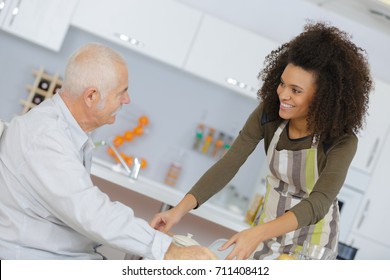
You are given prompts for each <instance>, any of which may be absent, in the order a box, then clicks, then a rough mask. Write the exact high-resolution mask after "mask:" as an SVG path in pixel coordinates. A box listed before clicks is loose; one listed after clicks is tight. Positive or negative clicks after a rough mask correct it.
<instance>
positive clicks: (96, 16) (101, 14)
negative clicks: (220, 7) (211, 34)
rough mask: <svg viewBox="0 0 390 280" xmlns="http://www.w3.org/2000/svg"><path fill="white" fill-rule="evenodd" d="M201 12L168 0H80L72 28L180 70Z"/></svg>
mask: <svg viewBox="0 0 390 280" xmlns="http://www.w3.org/2000/svg"><path fill="white" fill-rule="evenodd" d="M200 19H201V13H200V12H199V11H197V10H194V9H192V8H190V7H188V6H185V5H183V4H180V3H178V2H176V1H171V0H158V1H155V0H110V1H104V0H80V4H79V6H78V8H77V11H76V13H75V14H74V16H73V19H72V23H71V24H72V25H73V26H75V27H77V28H80V29H82V30H85V31H87V32H90V33H93V34H95V35H97V36H101V37H103V38H105V39H107V40H110V41H113V42H115V43H118V44H120V45H123V46H125V47H127V48H130V49H132V50H135V51H137V52H140V53H143V54H145V55H148V56H151V57H153V58H155V59H158V60H161V61H164V62H166V63H168V64H172V65H174V66H177V67H182V65H183V62H184V60H185V58H186V56H187V54H188V50H189V47H190V45H191V43H192V40H193V37H194V35H195V33H196V30H197V28H198V25H199V21H200Z"/></svg>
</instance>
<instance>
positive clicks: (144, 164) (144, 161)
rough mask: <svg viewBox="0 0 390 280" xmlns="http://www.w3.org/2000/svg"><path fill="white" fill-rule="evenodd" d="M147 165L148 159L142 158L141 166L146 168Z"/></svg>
mask: <svg viewBox="0 0 390 280" xmlns="http://www.w3.org/2000/svg"><path fill="white" fill-rule="evenodd" d="M147 165H148V162H147V161H146V159H144V158H141V168H142V169H144V168H146V166H147Z"/></svg>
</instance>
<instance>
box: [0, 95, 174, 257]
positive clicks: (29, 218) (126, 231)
mask: <svg viewBox="0 0 390 280" xmlns="http://www.w3.org/2000/svg"><path fill="white" fill-rule="evenodd" d="M91 147H92V142H91V140H90V138H89V136H88V134H86V133H85V132H84V131H83V130H82V129H81V128H80V126H79V125H78V123H77V122H76V120H75V119H74V118H73V116H72V115H71V113H70V111H69V110H68V108H67V107H66V105H65V103H64V102H63V100H62V98H61V96H60V95H58V94H56V95H55V96H54V97H53V98H52V99H48V100H45V101H44V102H42V103H41V104H40V105H39V106H37V107H35V108H34V109H32V110H31V111H30V112H28V113H27V114H25V115H22V116H19V117H16V118H14V119H13V120H12V121H11V123H10V124H9V126H8V128H7V129H6V131H5V132H4V134H3V136H2V137H1V140H0V259H102V256H101V255H100V254H98V253H97V252H96V250H95V249H96V247H98V246H99V244H107V245H110V246H112V247H114V248H118V249H121V250H122V251H124V252H128V253H135V254H137V255H141V256H144V257H145V258H148V259H163V257H164V254H165V252H166V250H167V249H168V247H169V245H170V243H171V241H172V239H171V237H169V236H168V235H166V234H163V233H161V232H159V231H156V230H154V229H153V228H151V227H150V226H149V225H148V223H147V222H146V221H144V220H142V219H139V218H136V217H135V216H134V213H133V211H132V209H131V208H129V207H127V206H125V205H123V204H121V203H119V202H112V201H110V199H109V197H108V196H107V195H106V194H105V193H103V192H102V191H100V190H99V188H97V187H96V186H94V185H93V183H92V181H91V178H90V174H89V167H90V152H91ZM85 151H87V152H86V153H85ZM84 161H85V165H86V166H87V167H85V166H84V165H83V162H84Z"/></svg>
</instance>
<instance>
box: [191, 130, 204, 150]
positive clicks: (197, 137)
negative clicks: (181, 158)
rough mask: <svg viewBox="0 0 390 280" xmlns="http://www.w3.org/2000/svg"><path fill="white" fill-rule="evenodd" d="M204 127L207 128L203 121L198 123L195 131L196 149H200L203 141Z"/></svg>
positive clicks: (194, 146) (194, 147)
mask: <svg viewBox="0 0 390 280" xmlns="http://www.w3.org/2000/svg"><path fill="white" fill-rule="evenodd" d="M204 129H205V125H204V124H203V123H200V124H198V127H197V128H196V131H195V142H194V145H193V147H192V148H193V149H194V150H195V151H197V150H199V147H200V144H201V143H202V140H203V135H204Z"/></svg>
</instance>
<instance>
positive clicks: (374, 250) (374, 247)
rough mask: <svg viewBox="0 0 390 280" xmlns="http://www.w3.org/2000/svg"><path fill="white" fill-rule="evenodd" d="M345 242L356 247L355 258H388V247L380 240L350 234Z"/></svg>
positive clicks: (389, 248) (389, 254)
mask: <svg viewBox="0 0 390 280" xmlns="http://www.w3.org/2000/svg"><path fill="white" fill-rule="evenodd" d="M383 237H384V238H388V236H383ZM347 244H348V245H351V246H352V247H355V248H357V249H358V251H357V253H356V255H355V260H390V247H389V246H386V245H385V244H383V243H381V242H377V241H375V240H372V239H370V238H367V237H363V236H360V235H359V234H351V235H350V237H349V239H348V242H347Z"/></svg>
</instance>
